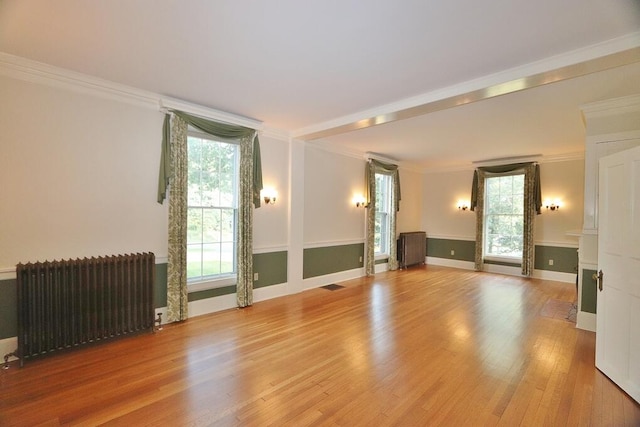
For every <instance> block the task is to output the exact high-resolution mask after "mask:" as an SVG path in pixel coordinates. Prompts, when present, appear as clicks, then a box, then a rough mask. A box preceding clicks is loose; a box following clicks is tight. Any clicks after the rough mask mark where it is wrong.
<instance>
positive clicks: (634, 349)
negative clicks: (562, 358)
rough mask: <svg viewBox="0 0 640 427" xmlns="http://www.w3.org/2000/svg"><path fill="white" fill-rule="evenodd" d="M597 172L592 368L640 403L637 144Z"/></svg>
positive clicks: (603, 163) (639, 153) (603, 161)
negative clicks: (597, 277) (598, 276)
mask: <svg viewBox="0 0 640 427" xmlns="http://www.w3.org/2000/svg"><path fill="white" fill-rule="evenodd" d="M599 175H600V178H599V180H600V182H599V193H600V195H599V204H598V211H599V212H598V216H599V219H598V268H599V270H600V271H601V272H602V275H601V279H600V280H599V283H598V288H599V290H598V307H597V326H596V367H597V368H598V369H600V370H601V371H602V372H603V373H604V374H605V375H607V376H608V377H609V378H610V379H611V380H612V381H613V382H615V383H616V384H617V385H618V386H620V388H622V389H623V390H624V391H626V392H627V393H628V394H629V395H630V396H631V397H632V398H633V399H634V400H635V401H636V402H640V147H636V148H633V149H631V150H626V151H621V152H619V153H616V154H612V155H610V156H607V157H603V158H602V159H600V170H599Z"/></svg>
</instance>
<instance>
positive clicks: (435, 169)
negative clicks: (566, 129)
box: [421, 151, 584, 174]
mask: <svg viewBox="0 0 640 427" xmlns="http://www.w3.org/2000/svg"><path fill="white" fill-rule="evenodd" d="M576 160H584V151H577V152H573V153H564V154H554V155H550V156H542V157H539V158H538V159H537V162H538V163H539V164H541V165H542V164H545V163H559V162H572V161H576ZM476 166H478V165H475V164H472V163H468V164H464V165H453V166H431V167H427V168H424V169H421V172H422V173H423V174H435V173H450V172H464V171H473V170H474V169H476Z"/></svg>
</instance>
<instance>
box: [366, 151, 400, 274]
mask: <svg viewBox="0 0 640 427" xmlns="http://www.w3.org/2000/svg"><path fill="white" fill-rule="evenodd" d="M376 173H381V174H386V175H391V177H392V178H391V179H392V186H391V206H393V209H391V212H389V261H388V264H387V266H388V268H389V270H397V269H398V245H397V240H396V218H397V212H398V211H399V210H400V199H401V193H400V172H399V170H398V166H397V165H393V164H389V163H383V162H381V161H378V160H375V159H370V160H369V161H368V162H367V165H366V167H365V178H366V180H365V185H366V189H367V190H366V191H367V205H366V207H367V209H368V210H367V233H366V236H365V237H366V242H367V256H366V263H365V272H366V274H367V275H368V276H371V275H373V274H375V256H374V250H373V246H374V234H375V222H376V206H375V200H376Z"/></svg>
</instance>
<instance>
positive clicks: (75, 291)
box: [16, 253, 155, 366]
mask: <svg viewBox="0 0 640 427" xmlns="http://www.w3.org/2000/svg"><path fill="white" fill-rule="evenodd" d="M16 274H17V285H18V350H17V352H16V356H17V357H18V358H19V359H20V366H22V365H23V363H24V361H25V360H29V359H31V358H34V357H38V356H43V355H46V354H51V353H56V352H59V351H61V350H67V349H71V348H76V347H79V346H83V345H86V344H92V343H97V342H101V341H107V340H110V339H113V338H118V337H122V336H126V335H132V334H135V333H139V332H143V331H149V332H151V331H153V329H154V301H153V286H154V281H155V256H154V254H153V253H142V254H130V255H117V256H115V255H114V256H106V257H98V258H95V257H94V258H84V259H76V260H68V261H64V260H63V261H53V262H36V263H28V264H18V265H17V266H16Z"/></svg>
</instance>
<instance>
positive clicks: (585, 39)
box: [0, 0, 640, 168]
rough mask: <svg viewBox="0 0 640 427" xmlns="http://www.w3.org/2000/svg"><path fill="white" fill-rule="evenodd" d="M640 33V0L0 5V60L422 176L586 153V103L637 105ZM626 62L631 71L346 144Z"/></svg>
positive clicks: (176, 0) (11, 1)
mask: <svg viewBox="0 0 640 427" xmlns="http://www.w3.org/2000/svg"><path fill="white" fill-rule="evenodd" d="M639 31H640V2H639V1H638V0H562V1H557V0H538V1H535V2H532V1H524V0H486V1H484V2H478V1H476V0H450V1H447V2H440V1H435V0H421V1H420V0H415V1H410V0H401V1H400V0H395V1H391V0H367V1H364V0H333V1H332V0H318V1H300V0H278V1H276V0H253V1H250V0H244V1H243V0H227V1H223V0H92V1H86V0H56V1H50V0H0V52H5V53H9V54H13V55H17V56H21V57H24V58H27V59H31V60H35V61H40V62H44V63H47V64H50V65H54V66H58V67H62V68H66V69H69V70H73V71H77V72H81V73H85V74H89V75H92V76H96V77H100V78H103V79H106V80H109V81H113V82H117V83H121V84H125V85H129V86H133V87H136V88H140V89H144V90H148V91H151V92H155V93H159V94H161V95H166V96H171V97H175V98H179V99H182V100H185V101H189V102H193V103H196V104H200V105H203V106H207V107H210V108H214V109H218V110H222V111H225V112H229V113H233V114H237V115H241V116H245V117H248V118H252V119H256V120H259V121H262V122H263V123H264V124H265V126H267V127H269V128H275V129H281V130H285V131H288V132H291V134H292V135H294V136H304V135H310V134H314V135H316V136H318V135H320V136H321V137H320V138H319V139H317V140H316V141H314V144H319V145H325V146H328V147H333V148H334V149H339V150H345V151H352V152H365V151H371V152H376V153H379V154H382V155H385V156H387V157H391V158H394V159H397V160H400V161H403V162H407V163H413V164H415V165H416V166H417V167H420V168H438V167H455V166H460V165H465V164H469V162H471V161H474V160H483V159H488V158H496V157H509V156H521V155H531V154H543V155H547V156H561V155H566V154H571V153H576V152H580V151H582V150H583V149H584V135H585V132H584V124H583V123H582V120H581V116H580V110H579V106H580V105H582V104H585V103H589V102H593V101H599V100H604V99H609V98H615V97H619V96H623V95H628V94H634V93H640V54H639V53H638V52H640V51H639V50H638V49H636V48H638V47H640V32H639ZM629 49H636V50H635V51H631V52H633V54H632V56H631V59H630V60H629V57H628V56H627V58H626V60H625V61H626V63H630V65H623V66H617V67H616V68H613V69H609V70H606V71H599V72H597V73H591V74H588V75H584V76H582V77H575V78H571V79H566V80H562V81H560V82H557V83H552V84H548V85H544V86H539V87H535V88H532V89H527V90H523V91H518V92H515V93H511V94H507V95H503V96H499V97H493V98H490V99H484V100H479V101H476V102H473V103H470V104H467V105H462V106H456V107H453V108H447V109H444V110H439V111H434V112H430V113H429V114H424V115H419V116H416V117H413V118H409V119H405V120H400V121H392V122H391V123H387V124H383V125H379V126H374V127H366V128H365V129H361V130H357V131H348V129H349V128H354V127H359V126H360V125H359V123H362V121H363V120H366V119H371V118H374V117H376V116H380V115H385V117H390V116H393V113H394V112H395V111H399V110H400V111H401V110H403V109H406V108H411V107H416V106H424V105H431V103H433V102H437V101H438V100H441V99H445V98H448V97H452V96H458V95H460V96H462V95H464V93H467V92H471V91H473V90H478V89H482V88H483V87H490V86H492V85H495V84H498V83H504V82H508V81H512V80H517V79H519V78H522V77H529V76H530V75H533V74H537V73H544V72H549V71H552V70H554V69H560V70H563V69H565V68H566V66H570V65H571V64H575V63H579V62H583V61H589V60H594V59H596V58H598V57H603V56H605V55H607V54H614V53H616V52H619V51H626V50H629ZM605 63H606V64H609V65H611V64H614V63H613V62H611V61H609V62H606V61H605ZM609 65H607V66H609ZM614 65H619V63H616V64H614ZM563 67H565V68H563ZM580 70H582V68H581V69H580ZM578 74H582V71H580V72H579V73H578ZM573 75H575V74H570V73H562V72H559V73H557V76H556V77H559V78H560V79H564V78H566V77H572V76H573ZM534 86H535V85H534ZM525 87H528V85H525ZM479 99H482V98H479ZM435 109H436V110H438V108H435Z"/></svg>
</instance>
